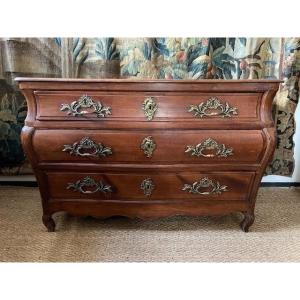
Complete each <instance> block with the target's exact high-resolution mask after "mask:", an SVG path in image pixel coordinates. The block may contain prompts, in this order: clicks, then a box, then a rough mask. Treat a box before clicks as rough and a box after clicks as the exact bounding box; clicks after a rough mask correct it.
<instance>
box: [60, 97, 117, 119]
mask: <svg viewBox="0 0 300 300" xmlns="http://www.w3.org/2000/svg"><path fill="white" fill-rule="evenodd" d="M86 108H90V109H92V111H88V110H84V109H86ZM60 110H61V111H67V114H68V115H72V116H73V117H82V116H84V115H87V114H91V113H95V114H96V116H97V117H98V118H104V117H107V116H108V115H111V108H110V107H105V106H103V105H102V103H101V102H99V101H98V102H95V101H94V100H93V99H92V98H91V97H89V96H88V95H82V96H81V97H80V98H79V99H78V100H76V101H73V102H72V103H70V104H61V106H60Z"/></svg>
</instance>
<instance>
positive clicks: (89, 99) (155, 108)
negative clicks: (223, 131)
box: [35, 91, 262, 122]
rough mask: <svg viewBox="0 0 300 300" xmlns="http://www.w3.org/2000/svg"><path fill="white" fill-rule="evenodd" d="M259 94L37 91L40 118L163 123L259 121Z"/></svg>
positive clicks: (38, 116) (38, 115) (38, 117)
mask: <svg viewBox="0 0 300 300" xmlns="http://www.w3.org/2000/svg"><path fill="white" fill-rule="evenodd" d="M261 95H262V94H260V93H197V94H191V93H188V94H175V93H174V94H172V93H163V94H155V93H152V94H151V95H150V94H149V95H148V94H147V95H146V94H144V93H135V94H134V93H127V94H126V93H123V94H120V93H118V94H107V93H106V94H104V93H101V92H94V91H86V92H84V93H83V92H74V91H62V92H46V91H36V92H35V97H36V100H37V119H38V120H51V119H56V120H78V121H82V120H91V119H96V120H98V121H104V120H105V121H124V120H127V119H130V120H132V121H145V122H160V121H167V120H170V119H171V120H172V119H174V120H176V121H186V120H189V121H195V122H199V121H201V120H205V119H214V120H216V119H217V120H241V121H247V120H250V121H251V120H252V121H253V120H258V119H259V105H260V98H261Z"/></svg>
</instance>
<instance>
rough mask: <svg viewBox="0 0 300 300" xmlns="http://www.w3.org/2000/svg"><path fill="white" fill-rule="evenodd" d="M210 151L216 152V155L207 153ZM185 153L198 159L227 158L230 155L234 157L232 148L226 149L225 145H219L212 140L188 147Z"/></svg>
mask: <svg viewBox="0 0 300 300" xmlns="http://www.w3.org/2000/svg"><path fill="white" fill-rule="evenodd" d="M210 150H214V151H215V153H206V151H210ZM185 152H186V153H190V154H191V156H198V157H199V156H203V157H216V156H217V157H227V156H229V155H233V149H232V148H226V146H225V145H224V144H219V143H218V142H216V141H215V140H214V139H212V138H208V139H206V140H205V141H204V142H202V143H200V144H198V145H196V146H187V148H186V150H185Z"/></svg>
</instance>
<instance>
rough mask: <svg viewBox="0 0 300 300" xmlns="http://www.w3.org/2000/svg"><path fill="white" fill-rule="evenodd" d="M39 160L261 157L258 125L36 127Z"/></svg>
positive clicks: (237, 159) (199, 160) (257, 159)
mask: <svg viewBox="0 0 300 300" xmlns="http://www.w3.org/2000/svg"><path fill="white" fill-rule="evenodd" d="M33 147H34V150H35V153H36V157H37V160H38V161H39V162H74V163H76V162H87V163H88V162H90V163H101V164H102V163H104V164H105V163H114V162H115V163H147V164H148V163H149V164H153V163H154V164H155V163H193V164H194V163H205V164H209V163H219V162H220V163H259V162H260V160H261V158H262V155H263V152H264V148H265V141H264V133H263V131H260V130H219V131H217V130H198V131H197V130H184V131H183V130H174V131H173V130H169V131H162V130H152V131H151V130H148V131H146V130H145V131H144V130H140V131H122V130H80V129H74V130H36V131H35V133H34V136H33Z"/></svg>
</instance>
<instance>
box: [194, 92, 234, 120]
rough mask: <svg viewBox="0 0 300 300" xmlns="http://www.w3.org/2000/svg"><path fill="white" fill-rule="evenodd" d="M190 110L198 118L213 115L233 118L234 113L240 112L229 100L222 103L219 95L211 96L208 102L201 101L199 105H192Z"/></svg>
mask: <svg viewBox="0 0 300 300" xmlns="http://www.w3.org/2000/svg"><path fill="white" fill-rule="evenodd" d="M188 112H191V113H193V114H194V116H195V117H198V118H203V117H213V116H221V117H223V118H231V117H232V115H237V114H238V111H237V108H236V107H231V106H230V105H229V104H228V102H225V104H224V103H221V102H220V100H219V99H218V98H217V97H211V98H209V99H208V100H207V101H206V102H201V103H200V104H198V105H190V108H189V109H188Z"/></svg>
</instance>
